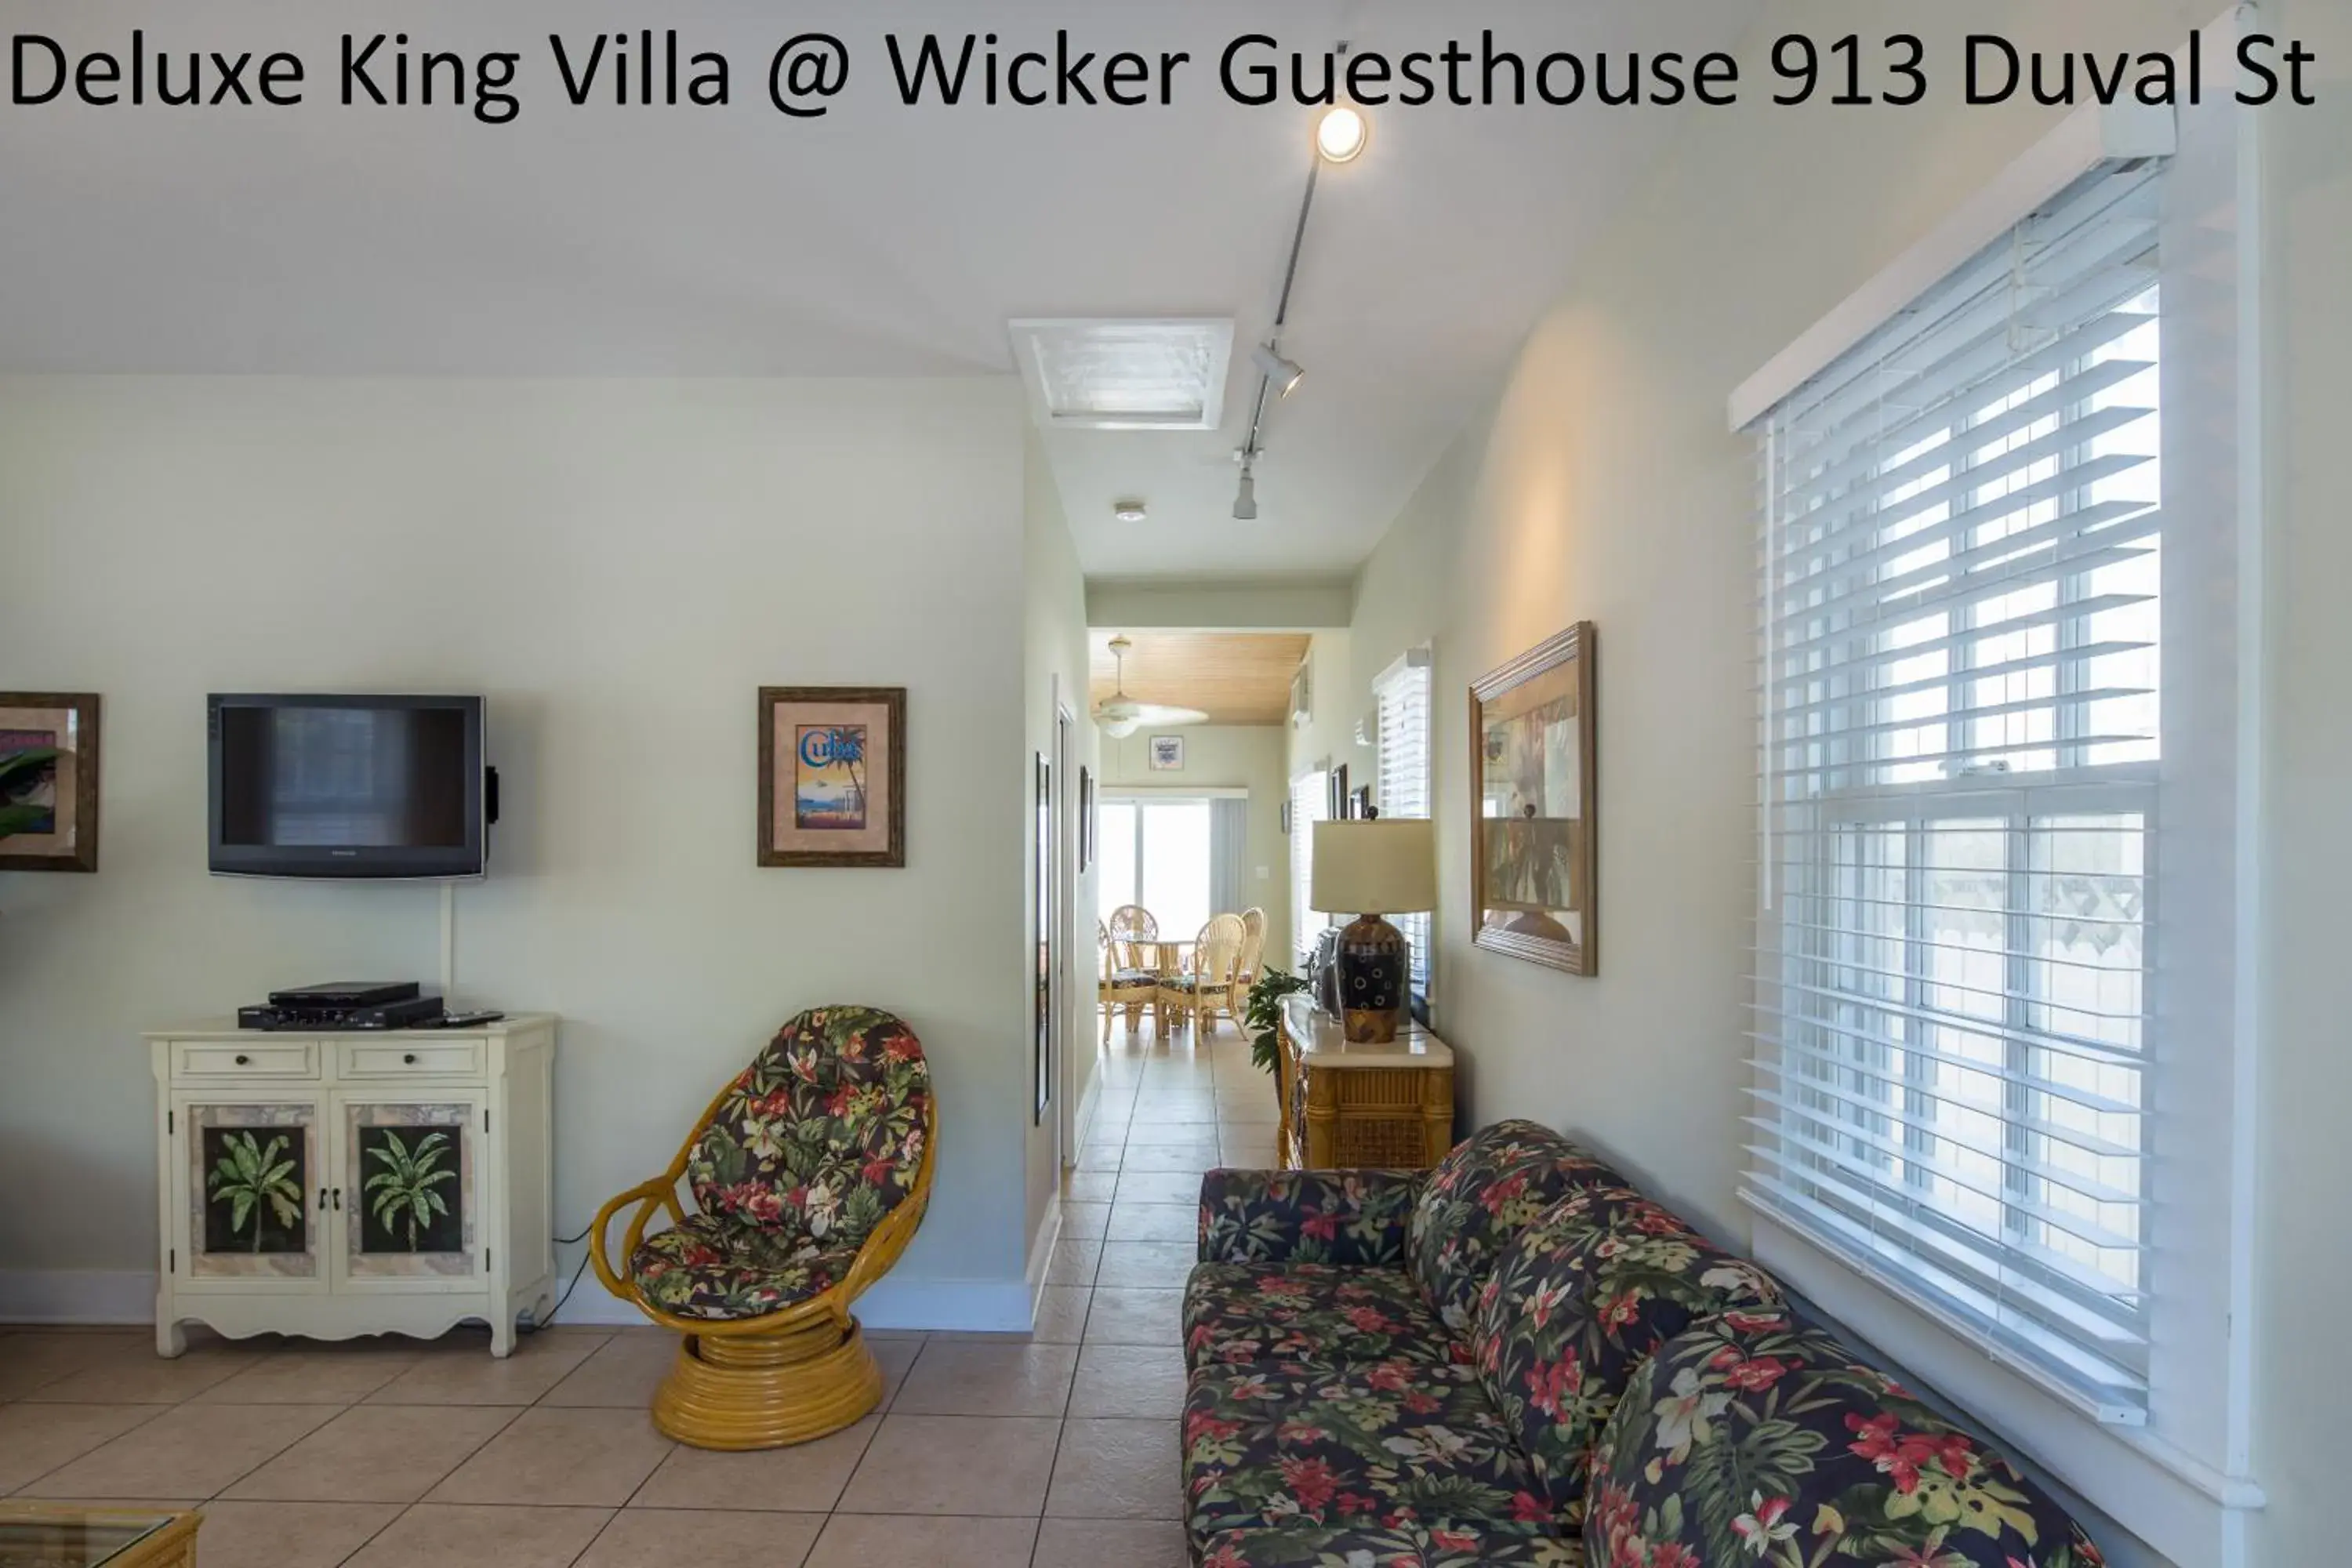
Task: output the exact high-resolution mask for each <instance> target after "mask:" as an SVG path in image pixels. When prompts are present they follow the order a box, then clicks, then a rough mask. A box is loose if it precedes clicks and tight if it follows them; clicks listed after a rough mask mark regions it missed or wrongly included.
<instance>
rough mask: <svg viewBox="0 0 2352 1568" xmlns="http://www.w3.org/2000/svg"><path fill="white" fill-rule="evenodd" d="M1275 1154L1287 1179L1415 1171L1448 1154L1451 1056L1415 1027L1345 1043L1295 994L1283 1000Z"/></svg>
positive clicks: (1327, 1019)
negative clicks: (1353, 1171) (1381, 1040)
mask: <svg viewBox="0 0 2352 1568" xmlns="http://www.w3.org/2000/svg"><path fill="white" fill-rule="evenodd" d="M1278 1040H1279V1044H1280V1047H1281V1049H1280V1058H1281V1059H1280V1061H1279V1063H1278V1068H1279V1072H1280V1083H1279V1086H1278V1087H1279V1090H1280V1093H1281V1097H1282V1110H1281V1115H1280V1124H1279V1127H1278V1129H1277V1133H1278V1136H1277V1142H1276V1146H1277V1149H1278V1152H1280V1153H1281V1155H1282V1163H1283V1164H1284V1166H1285V1167H1286V1169H1289V1170H1294V1171H1296V1170H1318V1171H1328V1170H1335V1169H1344V1168H1347V1167H1350V1166H1360V1165H1382V1166H1389V1167H1393V1168H1401V1169H1407V1170H1417V1169H1420V1168H1421V1167H1423V1166H1427V1165H1434V1164H1435V1163H1437V1162H1438V1161H1439V1160H1440V1159H1441V1158H1443V1157H1444V1153H1445V1152H1446V1151H1447V1150H1448V1149H1450V1148H1452V1147H1453V1146H1454V1050H1453V1047H1450V1046H1448V1045H1447V1044H1446V1043H1445V1042H1444V1041H1443V1040H1441V1039H1439V1038H1438V1037H1436V1036H1435V1035H1433V1034H1431V1033H1430V1032H1429V1031H1428V1030H1427V1029H1424V1028H1422V1027H1420V1026H1418V1025H1414V1026H1407V1027H1405V1028H1403V1029H1400V1030H1398V1031H1397V1037H1396V1038H1395V1039H1394V1040H1392V1041H1391V1042H1389V1043H1388V1044H1386V1045H1378V1046H1375V1045H1365V1044H1361V1043H1359V1042H1351V1041H1350V1040H1349V1039H1348V1037H1347V1033H1346V1031H1345V1030H1344V1029H1343V1028H1342V1027H1341V1026H1340V1023H1339V1019H1337V1018H1335V1017H1333V1016H1331V1015H1330V1014H1328V1013H1326V1012H1324V1011H1322V1010H1321V1009H1320V1008H1318V1007H1317V1006H1316V1005H1315V1003H1314V1000H1313V998H1311V997H1309V996H1307V995H1306V994H1294V995H1290V996H1286V997H1284V998H1283V1002H1282V1026H1281V1028H1280V1030H1279V1031H1278Z"/></svg>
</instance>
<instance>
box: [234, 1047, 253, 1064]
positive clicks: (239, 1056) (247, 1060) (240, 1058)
mask: <svg viewBox="0 0 2352 1568" xmlns="http://www.w3.org/2000/svg"><path fill="white" fill-rule="evenodd" d="M236 1065H237V1066H239V1067H241V1068H249V1067H251V1066H252V1065H253V1058H251V1057H249V1056H247V1055H246V1054H245V1053H244V1052H243V1051H239V1052H237V1053H236Z"/></svg>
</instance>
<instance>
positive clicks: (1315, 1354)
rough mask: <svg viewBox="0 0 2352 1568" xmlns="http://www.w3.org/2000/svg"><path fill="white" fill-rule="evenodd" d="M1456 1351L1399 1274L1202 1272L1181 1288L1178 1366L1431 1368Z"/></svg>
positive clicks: (1261, 1267) (1245, 1266)
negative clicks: (1181, 1361) (1414, 1365)
mask: <svg viewBox="0 0 2352 1568" xmlns="http://www.w3.org/2000/svg"><path fill="white" fill-rule="evenodd" d="M1460 1354H1461V1351H1460V1346H1459V1343H1458V1342H1456V1341H1455V1340H1454V1337H1453V1336H1452V1335H1450V1334H1448V1333H1447V1332H1446V1331H1445V1326H1444V1324H1443V1323H1440V1322H1439V1321H1437V1315H1436V1314H1435V1313H1434V1312H1432V1311H1431V1310H1429V1303H1428V1302H1427V1301H1425V1300H1423V1299H1422V1294H1421V1289H1420V1288H1419V1287H1418V1286H1416V1285H1414V1284H1413V1282H1412V1279H1411V1278H1410V1277H1409V1276H1408V1275H1407V1274H1406V1273H1405V1271H1404V1270H1403V1269H1402V1268H1354V1267H1350V1266H1346V1265H1336V1264H1329V1263H1203V1264H1202V1265H1200V1266H1199V1267H1198V1268H1194V1269H1193V1270H1192V1279H1190V1280H1189V1281H1188V1282H1187V1283H1186V1284H1185V1287H1184V1362H1185V1364H1186V1365H1187V1366H1189V1367H1192V1368H1193V1369H1195V1370H1198V1369H1200V1368H1202V1367H1220V1366H1222V1367H1245V1366H1248V1365H1251V1364H1253V1363H1259V1362H1290V1363H1297V1364H1299V1365H1305V1366H1318V1367H1344V1366H1360V1365H1364V1364H1367V1363H1373V1362H1407V1363H1417V1364H1423V1365H1435V1364H1438V1363H1444V1362H1446V1361H1449V1360H1454V1359H1458V1357H1459V1355H1460Z"/></svg>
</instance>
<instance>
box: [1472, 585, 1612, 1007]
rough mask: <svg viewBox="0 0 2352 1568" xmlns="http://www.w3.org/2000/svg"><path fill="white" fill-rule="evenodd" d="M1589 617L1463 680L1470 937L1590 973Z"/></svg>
mask: <svg viewBox="0 0 2352 1568" xmlns="http://www.w3.org/2000/svg"><path fill="white" fill-rule="evenodd" d="M1598 777H1599V773H1598V769H1597V767H1596V757H1595V751H1594V728H1593V709H1592V623H1591V622H1590V621H1583V622H1580V623H1578V624H1577V625H1575V626H1570V627H1569V628H1568V630H1566V631H1564V632H1562V633H1560V634H1559V636H1558V637H1552V638H1551V639H1549V641H1547V642H1544V643H1542V644H1539V645H1538V646H1537V647H1532V648H1529V649H1528V651H1527V652H1526V653H1523V654H1521V655H1520V656H1519V657H1518V658H1515V659H1513V660H1511V662H1510V663H1508V664H1507V665H1504V666H1503V667H1502V668H1500V669H1497V670H1495V671H1493V672H1492V673H1491V674H1488V675H1486V676H1484V677H1482V678H1481V679H1478V680H1477V681H1476V682H1475V683H1473V685H1472V686H1471V688H1470V811H1471V820H1470V837H1471V842H1470V907H1471V908H1472V910H1475V912H1476V920H1475V921H1474V922H1473V923H1474V927H1475V934H1474V935H1473V936H1472V938H1471V940H1472V941H1473V942H1475V943H1476V944H1477V945H1478V946H1480V947H1485V948H1491V949H1493V950H1494V951H1495V952H1507V953H1509V954H1511V955H1512V956H1514V957H1517V958H1525V959H1528V960H1530V961H1532V962H1534V963H1548V964H1549V965H1551V966H1552V967H1553V968H1555V969H1565V970H1567V971H1568V972H1569V973H1571V974H1591V973H1596V962H1597V955H1598V952H1599V949H1598V946H1597V939H1598V936H1599V930H1598V916H1599V910H1598V908H1597V892H1598V888H1599V884H1598V882H1597V880H1596V879H1595V877H1594V874H1593V873H1594V866H1593V860H1594V842H1595V838H1596V836H1597V832H1598V829H1597V827H1596V826H1595V824H1596V818H1595V815H1594V806H1595V804H1596V803H1595V800H1594V791H1595V783H1596V781H1597V779H1598Z"/></svg>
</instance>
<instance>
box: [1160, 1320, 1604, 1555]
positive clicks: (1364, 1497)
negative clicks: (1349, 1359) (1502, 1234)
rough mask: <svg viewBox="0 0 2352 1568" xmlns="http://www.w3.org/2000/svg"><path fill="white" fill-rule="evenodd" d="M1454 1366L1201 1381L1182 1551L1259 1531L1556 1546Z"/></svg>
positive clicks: (1542, 1510) (1479, 1398) (1225, 1373)
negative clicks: (1189, 1538)
mask: <svg viewBox="0 0 2352 1568" xmlns="http://www.w3.org/2000/svg"><path fill="white" fill-rule="evenodd" d="M1533 1484H1534V1480H1533V1478H1532V1477H1531V1476H1529V1475H1528V1469H1527V1465H1526V1462H1525V1461H1524V1460H1522V1459H1521V1458H1519V1454H1518V1449H1517V1447H1516V1446H1515V1445H1514V1444H1513V1443H1512V1441H1511V1433H1510V1429H1509V1428H1508V1427H1507V1426H1505V1425H1504V1423H1503V1420H1502V1418H1501V1417H1500V1416H1499V1415H1496V1413H1495V1407H1494V1405H1493V1404H1492V1403H1490V1402H1489V1401H1488V1399H1487V1397H1486V1390H1485V1388H1483V1387H1482V1386H1481V1385H1480V1384H1479V1381H1478V1376H1477V1373H1476V1372H1475V1370H1473V1369H1472V1368H1470V1367H1466V1366H1412V1365H1408V1364H1405V1363H1398V1362H1389V1363H1380V1364H1377V1365H1371V1366H1359V1367H1348V1368H1339V1369H1334V1368H1328V1367H1326V1368H1316V1367H1305V1366H1295V1365H1287V1364H1267V1365H1261V1366H1255V1367H1237V1368H1210V1369H1204V1370H1202V1371H1200V1372H1196V1373H1193V1374H1192V1387H1191V1390H1190V1392H1189V1393H1188V1394H1187V1395H1186V1397H1185V1401H1184V1488H1185V1509H1186V1518H1187V1521H1188V1522H1189V1524H1190V1525H1191V1527H1192V1533H1193V1536H1194V1538H1195V1539H1196V1540H1197V1539H1199V1538H1201V1537H1202V1536H1205V1535H1208V1534H1211V1533H1213V1532H1214V1531H1221V1530H1238V1529H1244V1528H1248V1527H1252V1526H1259V1525H1291V1524H1307V1523H1311V1524H1323V1525H1348V1526H1360V1525H1390V1526H1393V1525H1397V1524H1401V1523H1411V1524H1418V1525H1422V1526H1425V1527H1429V1528H1433V1529H1449V1530H1450V1529H1459V1528H1462V1527H1464V1526H1467V1525H1477V1526H1479V1527H1481V1528H1483V1529H1485V1530H1487V1531H1498V1532H1501V1533H1505V1534H1509V1533H1523V1534H1531V1535H1542V1534H1557V1533H1559V1531H1558V1530H1557V1528H1556V1527H1555V1526H1553V1525H1552V1524H1551V1523H1550V1522H1549V1509H1547V1508H1546V1507H1545V1505H1544V1503H1543V1501H1542V1500H1541V1499H1540V1498H1538V1496H1536V1494H1535V1493H1534V1491H1533V1490H1532V1487H1533Z"/></svg>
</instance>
